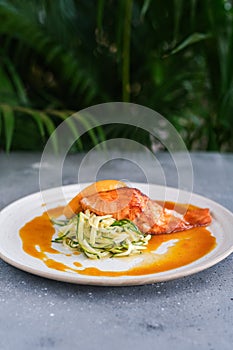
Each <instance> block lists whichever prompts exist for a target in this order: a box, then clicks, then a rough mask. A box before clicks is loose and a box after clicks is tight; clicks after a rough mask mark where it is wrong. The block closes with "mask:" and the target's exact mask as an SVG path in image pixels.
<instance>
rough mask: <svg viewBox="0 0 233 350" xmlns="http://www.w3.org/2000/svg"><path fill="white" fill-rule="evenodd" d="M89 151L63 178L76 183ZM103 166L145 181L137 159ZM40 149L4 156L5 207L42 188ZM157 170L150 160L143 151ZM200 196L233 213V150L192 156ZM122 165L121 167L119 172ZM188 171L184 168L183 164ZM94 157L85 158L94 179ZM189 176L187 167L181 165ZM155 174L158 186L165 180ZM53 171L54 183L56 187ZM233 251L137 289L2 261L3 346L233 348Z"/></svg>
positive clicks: (0, 191)
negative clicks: (58, 276) (78, 280)
mask: <svg viewBox="0 0 233 350" xmlns="http://www.w3.org/2000/svg"><path fill="white" fill-rule="evenodd" d="M83 156H84V155H72V156H68V157H67V159H66V162H65V166H64V171H63V183H64V184H70V183H75V182H76V181H77V167H78V166H79V165H80V164H81V160H82V159H83ZM117 157H118V156H116V160H115V161H112V162H108V163H106V164H105V165H104V166H102V168H101V169H98V178H102V177H105V178H124V179H125V178H126V179H129V180H131V181H138V182H144V181H145V173H144V172H143V170H142V169H141V168H140V167H138V166H137V164H136V163H135V162H134V161H132V159H133V157H130V155H129V154H127V156H125V157H122V155H119V158H121V159H117ZM40 158H41V155H40V154H37V153H11V154H9V155H6V154H3V153H2V154H0V209H2V208H3V207H5V206H6V205H7V204H9V203H11V202H13V201H14V200H16V199H18V198H21V197H23V196H25V195H27V194H30V193H33V192H36V191H38V190H39V175H38V174H39V162H40ZM138 159H140V162H139V163H140V164H142V163H143V164H144V169H146V171H149V173H150V174H152V173H153V164H151V162H150V159H149V158H147V157H145V156H143V155H138ZM157 159H158V161H159V164H160V166H161V168H162V169H163V172H164V174H165V178H166V184H167V185H170V186H176V182H177V179H175V177H174V174H173V171H172V167H173V166H172V162H171V158H170V156H169V155H168V154H167V153H159V154H158V156H157ZM191 159H192V164H193V171H194V183H193V188H194V192H195V193H199V194H201V195H204V196H206V197H208V198H211V199H212V200H215V201H216V202H218V203H220V204H222V205H223V206H225V207H226V208H228V209H229V210H231V211H233V181H232V173H233V155H232V154H218V153H198V152H197V153H191ZM119 169H121V170H120V171H119ZM181 170H182V166H181ZM95 171H96V170H95V164H94V162H93V161H90V162H86V163H85V169H84V174H85V176H86V181H92V178H93V173H94V172H95ZM182 171H183V172H184V173H185V171H187V169H186V165H185V164H183V170H182ZM159 182H160V180H159V178H156V174H155V176H154V183H159ZM55 185H56V184H55V183H54V182H53V178H52V176H51V177H50V178H48V186H50V187H53V186H55ZM232 264H233V254H232V255H230V256H229V257H228V258H226V259H225V260H223V261H222V262H220V263H218V264H217V265H215V266H213V267H211V268H209V269H207V270H205V271H202V272H200V273H197V274H195V275H192V276H188V277H185V278H182V279H179V280H174V281H168V282H164V283H156V284H152V285H145V286H135V287H98V286H83V285H73V284H69V283H63V282H57V281H53V280H48V279H44V278H41V277H37V276H34V275H31V274H29V273H26V272H23V271H21V270H18V269H17V268H14V267H12V266H10V265H8V264H7V263H5V262H4V261H0V270H1V274H0V305H1V309H0V311H1V312H0V349H2V350H9V349H10V350H11V349H12V350H13V349H14V350H15V349H17V350H21V349H22V350H29V349H30V350H31V349H58V350H60V349H74V348H75V347H77V348H78V349H82V348H85V350H89V349H91V350H92V349H103V350H104V349H108V348H110V349H113V350H114V349H128V348H130V347H133V348H134V349H135V350H137V349H142V348H145V349H152V348H160V349H170V348H171V346H173V345H174V344H176V345H177V347H178V348H179V350H183V349H184V350H187V349H199V350H200V349H205V350H206V349H209V350H211V349H221V350H222V349H225V350H227V349H231V348H232V344H233V273H232V266H233V265H232Z"/></svg>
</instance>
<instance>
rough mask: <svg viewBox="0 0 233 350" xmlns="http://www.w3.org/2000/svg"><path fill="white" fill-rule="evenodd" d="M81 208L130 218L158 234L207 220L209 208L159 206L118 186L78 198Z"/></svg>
mask: <svg viewBox="0 0 233 350" xmlns="http://www.w3.org/2000/svg"><path fill="white" fill-rule="evenodd" d="M80 205H81V207H82V210H86V209H89V210H90V211H92V212H93V213H95V214H96V215H106V214H111V215H112V216H113V217H114V218H115V219H117V220H121V219H129V220H131V221H133V222H134V223H135V224H136V225H137V226H138V228H139V229H140V230H141V231H142V232H143V233H150V234H162V233H171V232H177V231H183V230H187V229H190V228H193V227H197V226H206V225H209V224H210V223H211V216H210V212H209V209H201V208H188V209H187V211H186V213H185V214H183V215H182V214H180V213H178V212H176V211H175V210H169V209H166V208H163V206H162V205H160V204H158V203H157V202H155V201H153V200H151V199H150V198H149V197H147V196H146V195H145V194H143V193H142V192H141V191H139V190H138V189H136V188H129V187H122V188H118V189H115V190H109V191H103V192H98V193H95V194H93V195H91V196H88V197H84V198H82V199H81V201H80Z"/></svg>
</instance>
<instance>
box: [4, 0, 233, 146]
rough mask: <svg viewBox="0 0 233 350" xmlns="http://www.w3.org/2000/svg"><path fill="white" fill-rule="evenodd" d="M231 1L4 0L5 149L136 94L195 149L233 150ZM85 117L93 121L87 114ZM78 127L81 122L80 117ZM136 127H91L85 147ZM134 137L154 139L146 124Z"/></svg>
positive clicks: (38, 141) (38, 142) (33, 141)
mask: <svg viewBox="0 0 233 350" xmlns="http://www.w3.org/2000/svg"><path fill="white" fill-rule="evenodd" d="M232 6H233V3H232V0H189V1H184V0H163V1H162V0H158V1H153V0H87V1H86V0H79V1H78V0H76V1H75V0H56V1H53V0H30V1H28V0H0V148H1V149H3V150H6V151H9V150H10V149H18V150H19V149H24V150H38V149H41V148H42V147H43V146H44V144H45V142H46V140H47V138H48V136H49V135H50V134H51V133H52V132H53V130H54V129H55V128H56V126H57V125H58V124H59V123H60V122H61V121H62V120H64V119H66V118H67V117H68V116H69V115H71V114H72V113H73V112H74V111H79V110H81V109H83V108H86V107H88V106H90V105H94V104H98V103H104V102H113V101H126V102H127V101H131V102H133V103H138V104H141V105H144V106H147V107H150V108H152V109H154V110H156V111H158V112H160V113H161V114H163V115H164V116H165V117H166V118H167V119H169V120H170V121H171V122H172V123H173V125H174V126H175V127H176V128H177V130H178V131H179V132H180V134H181V136H182V137H183V139H184V141H185V142H186V145H187V146H188V148H189V149H200V150H210V151H216V150H218V151H232V150H233V128H232V125H233V63H232V62H233V7H232ZM83 122H84V124H85V123H86V122H87V121H83ZM71 128H72V125H71ZM113 129H114V137H116V136H119V135H121V136H122V134H123V133H124V136H125V137H127V135H130V137H132V134H133V132H132V128H131V127H127V128H126V127H125V126H124V128H123V129H122V128H121V127H114V128H112V126H111V125H110V126H108V127H105V129H104V135H103V133H102V131H101V130H100V129H98V130H94V131H92V133H89V135H84V141H82V140H81V141H80V142H79V143H78V144H77V146H76V149H77V150H80V149H85V148H87V149H88V148H90V147H91V146H92V145H93V144H96V143H98V141H99V140H100V139H103V137H106V138H108V137H112V135H113ZM134 136H135V138H136V139H137V140H138V141H140V142H142V143H144V144H146V145H147V146H149V147H151V143H152V140H151V138H150V137H148V135H146V134H145V133H143V132H138V133H136V134H135V135H134Z"/></svg>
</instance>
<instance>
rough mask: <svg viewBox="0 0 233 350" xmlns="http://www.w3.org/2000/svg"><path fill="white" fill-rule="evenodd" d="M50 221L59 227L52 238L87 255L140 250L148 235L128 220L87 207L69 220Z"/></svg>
mask: <svg viewBox="0 0 233 350" xmlns="http://www.w3.org/2000/svg"><path fill="white" fill-rule="evenodd" d="M52 223H53V224H54V225H55V227H59V229H58V234H57V237H56V238H55V239H54V240H53V241H52V242H55V243H62V244H63V245H64V246H65V247H68V248H69V249H70V250H72V251H79V252H83V253H84V254H85V255H86V256H87V257H88V258H90V259H102V258H108V257H123V256H129V255H132V254H140V253H142V251H143V250H145V249H146V246H147V244H148V241H149V240H150V238H151V235H145V234H143V233H142V232H141V231H139V229H138V227H137V226H136V225H135V224H134V223H133V222H132V221H130V220H127V219H123V220H115V219H114V218H113V217H112V215H104V216H97V215H95V214H94V213H91V212H90V211H89V210H86V211H85V212H80V213H79V214H78V215H76V216H75V217H73V218H72V219H71V220H57V219H56V220H55V219H53V220H52Z"/></svg>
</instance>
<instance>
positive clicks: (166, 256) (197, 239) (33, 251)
mask: <svg viewBox="0 0 233 350" xmlns="http://www.w3.org/2000/svg"><path fill="white" fill-rule="evenodd" d="M160 203H161V202H160ZM163 204H164V206H165V207H166V208H168V209H173V208H174V205H175V208H176V210H177V211H180V212H181V211H183V210H184V209H186V208H187V205H184V204H174V203H173V202H165V203H163ZM189 207H191V208H194V206H189ZM62 212H63V207H58V208H55V209H51V210H49V211H47V212H44V213H43V214H42V215H41V216H38V217H35V218H34V219H33V220H31V221H30V222H28V223H26V224H25V226H23V227H22V228H21V229H20V232H19V234H20V237H21V240H22V244H23V250H24V251H25V252H26V253H27V254H29V255H31V256H33V257H34V258H37V259H40V260H42V261H43V262H44V263H45V264H46V265H47V266H48V267H49V268H51V269H55V270H59V271H68V272H69V271H70V272H76V273H79V274H82V275H89V276H105V277H119V276H139V275H145V274H152V273H158V272H163V271H168V270H171V269H175V268H178V267H181V266H184V265H187V264H190V263H192V262H193V261H195V260H197V259H200V258H201V257H203V256H204V255H206V254H207V253H209V252H210V251H211V250H212V249H214V247H215V246H216V239H215V237H213V236H212V235H211V232H210V231H209V230H208V229H206V228H205V227H197V228H193V229H189V230H187V231H182V232H176V233H170V234H162V235H154V236H152V238H151V239H150V241H149V243H148V246H147V249H146V250H145V251H144V252H143V254H142V255H140V256H139V257H142V261H140V263H139V264H136V265H135V266H134V267H132V268H130V269H129V270H125V271H103V270H100V269H98V268H95V267H87V268H83V267H82V265H81V264H80V263H79V262H74V264H73V265H74V268H72V267H70V266H68V265H65V264H63V263H61V262H59V261H56V258H54V259H51V258H49V257H48V255H47V254H54V256H55V257H56V255H57V254H62V253H61V252H60V251H58V250H56V249H54V248H53V247H52V242H51V240H52V238H53V235H54V234H55V229H54V227H53V225H52V223H51V222H50V217H59V216H60V215H62ZM169 241H171V242H172V243H173V244H172V245H171V246H169V247H168V248H167V250H166V251H165V252H164V253H163V254H156V253H152V251H155V250H156V249H157V248H159V247H160V246H161V245H162V244H163V243H165V242H169ZM73 254H75V255H76V254H79V253H78V252H77V253H76V252H75V253H72V255H73ZM64 255H66V256H70V255H71V254H70V253H68V254H64ZM117 259H131V257H126V258H117Z"/></svg>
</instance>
